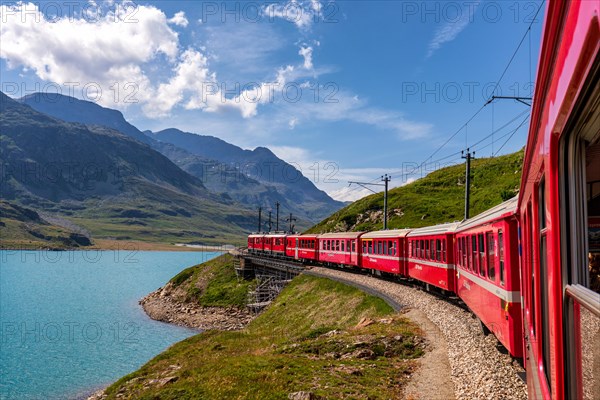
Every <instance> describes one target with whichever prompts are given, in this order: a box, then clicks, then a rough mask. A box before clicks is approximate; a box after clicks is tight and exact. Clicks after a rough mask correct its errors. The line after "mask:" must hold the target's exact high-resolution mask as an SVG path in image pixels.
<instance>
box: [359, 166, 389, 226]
mask: <svg viewBox="0 0 600 400" xmlns="http://www.w3.org/2000/svg"><path fill="white" fill-rule="evenodd" d="M391 180H392V177H391V176H389V175H388V174H385V175H383V176H381V181H382V182H383V183H370V182H354V181H348V184H349V185H348V186H350V185H352V184H353V183H355V184H357V185H359V186H362V187H364V188H365V189H367V190H370V191H371V192H373V193H377V192H376V191H374V190H373V189H371V188H369V187H367V186H383V187H384V191H383V229H384V230H386V229H387V222H388V221H387V220H388V218H387V217H388V212H387V203H388V201H387V200H388V183H389V182H390V181H391Z"/></svg>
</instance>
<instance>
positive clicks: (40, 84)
mask: <svg viewBox="0 0 600 400" xmlns="http://www.w3.org/2000/svg"><path fill="white" fill-rule="evenodd" d="M540 4H541V3H540V1H518V2H517V1H514V2H511V1H506V2H505V1H503V2H495V1H481V2H479V1H464V2H463V1H458V2H435V1H428V2H413V1H405V2H400V1H331V2H329V1H319V0H306V1H301V0H297V1H290V0H285V1H280V2H252V1H245V2H223V1H214V2H212V1H211V2H207V1H169V2H166V1H164V2H137V3H132V2H126V3H121V2H112V1H109V2H100V1H97V2H93V1H90V2H81V3H76V4H75V3H73V2H67V1H65V2H60V1H58V2H56V1H54V2H36V3H14V2H2V8H1V9H0V11H1V14H2V15H1V18H2V24H1V27H0V30H1V31H0V33H1V43H0V72H1V75H2V77H1V81H2V82H1V83H2V90H3V91H4V92H5V93H7V94H8V95H10V96H12V97H19V96H21V95H23V94H27V93H30V92H33V91H45V92H56V91H60V92H61V93H63V94H67V95H69V94H70V95H73V96H75V97H78V98H82V99H86V100H91V101H96V102H98V103H99V104H101V105H103V106H107V107H111V108H117V109H119V110H121V111H123V113H124V115H125V117H126V118H127V119H128V120H129V121H130V122H131V123H133V124H135V125H136V126H138V127H139V128H140V129H142V130H145V129H151V130H153V131H156V130H160V129H164V128H170V127H175V128H179V129H181V130H184V131H189V132H196V133H201V134H209V135H214V136H217V137H220V138H222V139H224V140H227V141H229V142H231V143H234V144H236V145H239V146H241V147H244V148H250V149H252V148H255V147H257V146H266V147H269V148H271V149H272V150H273V151H274V152H275V153H276V154H277V155H278V156H280V157H281V158H283V159H285V160H286V161H289V162H294V163H296V164H297V166H298V167H299V168H301V169H302V172H303V173H304V174H305V175H306V176H307V177H308V178H310V179H312V180H313V181H314V182H315V184H317V186H318V187H320V188H321V189H323V190H325V191H327V192H328V193H329V194H331V195H332V196H334V197H336V198H338V199H343V200H350V199H355V198H357V197H360V196H362V195H364V194H366V193H368V192H365V191H364V190H362V189H360V188H356V187H350V188H349V187H348V183H347V182H348V181H349V180H359V181H372V180H375V179H376V178H377V177H378V176H380V175H382V174H384V173H389V174H391V175H392V184H393V185H394V186H398V185H401V184H404V183H406V182H409V181H411V180H413V179H414V178H415V177H419V176H421V175H422V174H424V173H427V172H428V171H430V170H433V169H435V168H439V167H440V166H443V165H446V164H452V163H456V162H459V161H460V155H458V154H456V155H453V153H456V152H459V151H460V150H461V149H464V148H465V147H466V146H467V145H473V144H475V143H476V142H478V141H480V140H481V139H483V138H484V137H486V136H488V135H490V133H491V132H492V131H493V130H495V129H498V128H500V127H501V126H503V125H504V124H505V123H507V122H509V121H511V120H512V121H513V122H512V123H510V124H508V125H507V126H506V128H505V129H503V130H500V131H499V132H497V133H496V134H495V135H494V143H493V145H492V141H491V138H490V139H487V140H484V141H483V142H482V143H481V144H479V145H478V146H475V150H476V151H477V156H489V155H491V154H493V153H498V154H504V153H507V152H512V151H516V150H518V149H519V148H521V147H523V146H524V144H525V138H526V134H527V127H528V121H527V120H526V117H527V115H528V114H527V113H528V110H529V107H527V106H525V105H523V104H521V103H518V102H515V101H513V100H498V101H496V102H494V103H493V104H490V105H488V106H486V107H485V108H484V109H483V110H481V112H480V113H479V114H478V115H477V116H476V117H475V118H474V119H473V120H472V121H471V122H470V123H469V124H468V125H467V126H466V128H463V129H462V130H461V131H460V132H459V133H458V134H457V135H456V136H455V138H454V139H453V140H451V141H450V142H449V143H448V144H447V145H445V146H444V147H443V148H442V149H441V150H439V152H438V153H436V154H435V156H434V157H433V158H431V159H430V161H436V160H439V159H442V160H441V161H440V162H438V163H432V164H427V165H426V166H425V168H423V171H421V170H415V165H420V164H421V163H422V162H423V161H425V160H426V159H428V157H429V156H430V155H431V154H432V153H433V152H434V151H435V150H436V149H437V148H438V147H439V146H441V145H442V144H443V143H444V142H445V141H446V140H447V139H448V138H449V137H450V135H452V134H453V133H455V132H456V131H457V130H458V129H459V128H460V127H461V126H462V125H463V124H464V123H465V122H466V121H467V120H468V119H469V118H470V117H471V116H472V115H473V114H474V113H475V112H476V111H477V110H479V109H480V108H481V107H482V106H483V104H485V102H486V101H487V99H488V98H489V96H490V95H491V93H492V89H493V88H494V87H496V84H497V83H498V82H497V81H498V79H499V77H500V76H501V74H502V72H503V71H504V69H505V67H506V65H507V64H508V61H509V60H510V58H511V56H512V55H513V52H514V51H515V49H516V48H517V45H518V44H519V42H520V41H521V39H522V37H523V35H524V33H525V32H526V31H527V28H528V26H529V25H530V23H531V20H532V17H533V15H534V14H535V12H536V11H537V9H538V7H539V6H540ZM543 14H544V7H542V10H541V12H540V14H539V15H538V17H537V19H536V21H535V22H534V23H533V24H532V28H531V32H530V35H528V36H526V37H525V40H524V41H523V44H522V46H521V48H520V50H519V51H518V52H517V53H516V55H515V57H514V60H513V62H512V63H511V64H510V67H509V68H508V70H507V71H506V73H505V75H504V77H503V79H502V80H501V81H500V82H499V84H498V85H497V89H496V90H497V91H496V94H497V95H504V96H524V97H527V96H530V94H531V84H530V82H531V80H533V79H535V73H536V68H537V58H538V53H539V43H540V35H541V27H542V21H543ZM520 124H522V126H521V128H520V129H518V130H516V133H515V134H514V135H513V136H512V137H511V138H510V140H509V141H508V142H506V144H505V145H504V147H502V148H501V146H502V145H503V143H505V141H506V140H507V139H508V137H509V136H510V134H511V132H512V131H513V130H515V129H516V128H517V127H518V126H519V125H520ZM407 172H413V173H410V174H407Z"/></svg>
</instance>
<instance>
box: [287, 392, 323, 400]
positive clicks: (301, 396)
mask: <svg viewBox="0 0 600 400" xmlns="http://www.w3.org/2000/svg"><path fill="white" fill-rule="evenodd" d="M288 399H290V400H319V399H321V396H317V395H316V394H314V393H312V392H294V393H290V394H288Z"/></svg>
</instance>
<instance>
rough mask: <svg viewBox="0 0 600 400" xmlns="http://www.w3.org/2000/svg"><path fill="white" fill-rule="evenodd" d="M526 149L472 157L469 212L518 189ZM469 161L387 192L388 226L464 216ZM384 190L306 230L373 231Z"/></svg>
mask: <svg viewBox="0 0 600 400" xmlns="http://www.w3.org/2000/svg"><path fill="white" fill-rule="evenodd" d="M522 163H523V151H519V152H517V153H513V154H508V155H505V156H501V157H495V158H482V159H475V160H473V161H472V163H471V216H473V215H476V214H478V213H480V212H483V211H485V210H487V209H488V208H490V207H493V206H495V205H497V204H499V203H501V202H502V201H504V200H507V199H509V198H511V197H513V196H514V195H516V194H517V192H518V190H519V184H520V179H521V168H522ZM464 196H465V166H464V164H461V165H456V166H452V167H446V168H442V169H440V170H438V171H435V172H432V173H430V174H429V175H427V176H426V177H424V178H422V179H419V180H417V181H415V182H412V183H410V184H408V185H406V186H402V187H399V188H395V189H392V190H390V191H389V193H388V215H389V224H388V225H389V228H418V227H422V226H428V225H434V224H438V223H443V222H452V221H459V220H462V219H463V216H464ZM382 221H383V194H373V195H371V196H367V197H365V198H362V199H360V200H358V201H356V202H354V203H352V204H351V205H349V206H347V207H345V208H343V209H341V210H340V211H338V212H336V213H334V214H333V215H331V216H330V217H329V218H327V219H325V220H323V221H321V222H320V223H319V224H317V225H315V226H314V227H312V228H311V229H309V230H308V232H309V233H323V232H342V231H346V230H351V231H369V230H377V229H382V227H383V225H382V224H383V223H382Z"/></svg>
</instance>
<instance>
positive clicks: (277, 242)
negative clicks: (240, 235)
mask: <svg viewBox="0 0 600 400" xmlns="http://www.w3.org/2000/svg"><path fill="white" fill-rule="evenodd" d="M286 236H287V235H285V234H282V233H268V234H266V235H265V236H264V238H263V241H264V252H265V253H271V254H274V255H280V256H283V255H285V238H286Z"/></svg>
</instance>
